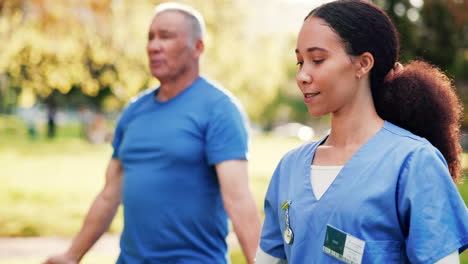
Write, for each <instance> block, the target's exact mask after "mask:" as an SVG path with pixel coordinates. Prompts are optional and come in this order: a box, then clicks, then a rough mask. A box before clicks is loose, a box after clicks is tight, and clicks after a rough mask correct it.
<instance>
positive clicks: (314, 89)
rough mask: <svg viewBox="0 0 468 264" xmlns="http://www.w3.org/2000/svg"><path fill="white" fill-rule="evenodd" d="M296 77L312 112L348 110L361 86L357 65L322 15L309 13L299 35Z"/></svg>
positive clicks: (324, 113)
mask: <svg viewBox="0 0 468 264" xmlns="http://www.w3.org/2000/svg"><path fill="white" fill-rule="evenodd" d="M296 56H297V62H298V70H297V74H296V81H297V85H298V86H299V89H300V90H301V92H302V93H303V95H304V102H305V104H306V105H307V109H308V110H309V113H310V114H311V115H313V116H323V115H326V114H329V113H338V112H343V111H346V109H347V108H349V107H350V105H352V103H353V102H354V99H355V96H356V94H357V93H356V91H357V89H358V82H357V80H358V78H357V77H356V76H357V75H356V72H357V69H358V65H357V63H355V62H354V58H353V57H352V56H350V55H348V54H347V53H346V51H345V48H344V43H343V42H342V40H341V39H340V37H339V36H338V35H337V34H336V33H335V32H334V31H333V30H332V29H331V28H330V26H329V25H328V24H327V23H326V22H325V21H324V20H322V19H320V18H316V17H309V18H308V19H307V20H306V21H305V22H304V24H303V25H302V28H301V31H300V32H299V36H298V39H297V48H296Z"/></svg>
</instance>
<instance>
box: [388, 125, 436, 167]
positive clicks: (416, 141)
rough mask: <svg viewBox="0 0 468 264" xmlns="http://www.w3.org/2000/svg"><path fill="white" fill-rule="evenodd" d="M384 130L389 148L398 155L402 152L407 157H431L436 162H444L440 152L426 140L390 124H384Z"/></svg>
mask: <svg viewBox="0 0 468 264" xmlns="http://www.w3.org/2000/svg"><path fill="white" fill-rule="evenodd" d="M384 129H385V131H386V132H387V136H388V137H389V138H388V140H386V142H388V144H389V147H390V148H392V149H395V150H398V153H400V155H403V154H404V152H406V153H407V156H408V157H410V156H413V157H415V156H418V157H432V158H435V159H438V160H444V158H443V156H442V154H441V153H440V151H439V150H438V149H437V148H436V147H434V146H433V145H432V144H431V143H430V142H429V141H428V140H427V139H425V138H423V137H420V136H418V135H415V134H414V133H412V132H410V131H408V130H406V129H404V128H401V127H399V126H396V125H394V124H392V123H390V122H386V124H385V125H384Z"/></svg>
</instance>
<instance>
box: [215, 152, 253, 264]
mask: <svg viewBox="0 0 468 264" xmlns="http://www.w3.org/2000/svg"><path fill="white" fill-rule="evenodd" d="M216 172H217V174H218V179H219V183H220V186H221V194H222V197H223V202H224V208H225V209H226V212H227V214H228V215H229V218H230V219H231V221H232V224H233V226H234V232H236V235H237V239H238V240H239V243H240V245H241V247H242V251H243V252H244V255H245V258H246V259H247V262H248V263H249V264H253V263H254V259H255V253H256V251H257V247H258V242H259V240H260V228H261V227H260V226H261V224H260V214H259V212H258V210H257V207H256V206H255V200H254V199H253V196H252V193H251V192H250V189H249V182H248V176H247V161H246V160H229V161H224V162H221V163H218V164H216Z"/></svg>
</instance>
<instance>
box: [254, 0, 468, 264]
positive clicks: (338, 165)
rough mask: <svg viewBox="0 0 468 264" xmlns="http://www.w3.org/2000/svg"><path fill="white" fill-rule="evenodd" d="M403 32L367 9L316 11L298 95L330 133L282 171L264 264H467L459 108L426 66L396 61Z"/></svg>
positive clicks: (271, 199)
mask: <svg viewBox="0 0 468 264" xmlns="http://www.w3.org/2000/svg"><path fill="white" fill-rule="evenodd" d="M398 52H399V43H398V37H397V32H396V29H395V26H394V25H393V23H392V22H391V20H390V19H389V17H388V16H387V15H386V14H385V12H384V11H383V10H381V9H380V8H378V7H377V6H375V5H374V4H371V3H368V2H364V1H359V0H343V1H335V2H332V3H328V4H325V5H322V6H320V7H318V8H316V9H314V10H313V11H312V12H311V13H310V14H309V15H308V16H307V17H306V19H305V21H304V24H303V26H302V29H301V31H300V33H299V36H298V40H297V49H296V55H297V61H298V63H297V64H298V71H297V75H296V80H297V84H298V86H299V88H300V90H301V92H302V93H303V95H304V102H305V104H306V105H307V108H308V110H309V113H310V114H311V115H313V116H322V115H325V114H329V113H331V116H332V118H331V120H332V121H331V131H330V134H329V135H328V136H326V137H325V138H323V139H321V140H320V141H318V142H312V143H309V144H305V145H303V146H301V147H299V148H297V149H295V150H292V151H291V152H289V153H288V154H286V155H285V156H284V157H283V159H282V160H281V161H280V164H279V165H278V167H277V169H276V171H275V173H274V175H273V177H272V179H271V182H270V186H269V188H268V192H267V195H266V199H265V222H264V226H263V230H262V238H261V242H260V249H259V253H258V254H257V263H292V264H298V263H299V264H300V263H308V264H310V263H320V264H322V263H459V259H458V253H459V252H462V251H463V250H465V249H466V248H467V246H468V212H467V208H466V206H465V204H464V202H463V200H462V199H461V197H460V195H459V193H458V191H457V189H456V187H455V184H454V181H455V182H456V181H457V180H458V178H459V176H460V173H461V172H460V159H461V147H460V144H459V141H458V139H459V133H460V132H459V122H460V118H461V113H462V111H461V110H462V109H461V105H460V103H459V101H458V99H457V97H456V95H455V92H454V90H453V87H452V86H451V83H450V81H449V80H448V78H447V77H446V76H445V75H444V74H443V73H442V72H440V71H439V70H438V69H436V68H434V67H432V66H430V65H428V64H427V63H425V62H421V61H415V62H411V63H410V64H408V65H406V66H404V67H403V66H402V65H401V64H399V63H398V62H397V58H398Z"/></svg>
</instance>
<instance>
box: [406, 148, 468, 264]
mask: <svg viewBox="0 0 468 264" xmlns="http://www.w3.org/2000/svg"><path fill="white" fill-rule="evenodd" d="M397 188H398V189H397V202H398V213H399V217H400V222H401V225H402V229H403V232H404V234H405V235H406V251H407V255H408V258H409V260H410V261H411V263H434V262H436V261H438V260H440V259H441V258H443V257H445V256H447V255H449V254H450V253H452V252H454V251H456V250H457V249H459V250H460V252H462V251H463V250H465V249H466V248H467V246H468V211H467V208H466V205H465V203H464V202H463V200H462V198H461V196H460V194H459V193H458V190H457V188H456V186H455V184H454V183H453V180H452V179H451V177H450V174H449V172H448V169H447V165H446V162H445V160H444V158H443V156H442V155H441V154H440V152H439V151H438V150H437V149H435V148H434V147H432V146H431V145H429V144H426V145H424V146H422V147H420V148H419V149H418V150H416V151H415V152H414V153H412V155H411V156H409V157H408V159H407V161H406V164H405V166H404V168H403V169H402V172H401V174H400V179H399V183H398V187H397Z"/></svg>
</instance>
